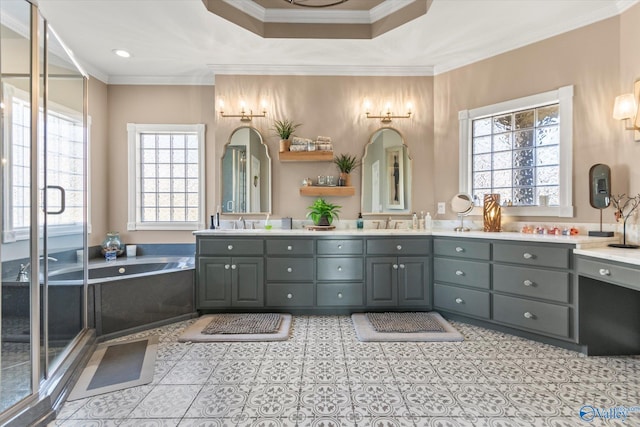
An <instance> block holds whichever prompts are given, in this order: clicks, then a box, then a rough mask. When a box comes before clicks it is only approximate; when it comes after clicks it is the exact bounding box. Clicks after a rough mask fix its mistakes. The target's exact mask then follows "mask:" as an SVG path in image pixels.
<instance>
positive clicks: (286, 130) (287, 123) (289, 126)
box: [273, 119, 300, 153]
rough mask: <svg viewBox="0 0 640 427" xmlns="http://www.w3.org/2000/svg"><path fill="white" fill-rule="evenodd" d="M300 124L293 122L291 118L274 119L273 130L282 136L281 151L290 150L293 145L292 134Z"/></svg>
mask: <svg viewBox="0 0 640 427" xmlns="http://www.w3.org/2000/svg"><path fill="white" fill-rule="evenodd" d="M298 126H300V123H293V122H292V121H291V120H288V119H282V120H274V121H273V130H274V131H275V132H276V135H278V136H279V137H280V152H281V153H282V152H283V151H289V146H290V145H291V140H290V138H291V135H293V132H295V130H296V129H297V128H298Z"/></svg>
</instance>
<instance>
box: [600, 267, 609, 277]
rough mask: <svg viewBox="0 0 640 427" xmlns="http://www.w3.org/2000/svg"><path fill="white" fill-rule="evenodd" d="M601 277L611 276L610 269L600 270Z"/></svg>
mask: <svg viewBox="0 0 640 427" xmlns="http://www.w3.org/2000/svg"><path fill="white" fill-rule="evenodd" d="M600 275H601V276H610V275H611V272H610V271H609V269H608V268H601V269H600Z"/></svg>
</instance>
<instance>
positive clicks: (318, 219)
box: [307, 198, 342, 226]
mask: <svg viewBox="0 0 640 427" xmlns="http://www.w3.org/2000/svg"><path fill="white" fill-rule="evenodd" d="M341 207H342V206H338V205H334V204H332V203H328V202H327V201H326V200H324V199H322V198H318V199H316V201H315V202H313V204H312V205H311V206H309V207H308V208H307V209H309V213H307V218H311V220H312V221H313V223H314V224H315V225H320V226H328V225H331V223H332V222H333V220H334V219H339V217H338V213H339V212H340V208H341Z"/></svg>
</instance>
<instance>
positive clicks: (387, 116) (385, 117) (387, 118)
mask: <svg viewBox="0 0 640 427" xmlns="http://www.w3.org/2000/svg"><path fill="white" fill-rule="evenodd" d="M364 108H365V110H366V112H367V119H380V121H381V122H382V123H390V122H391V119H408V118H410V117H411V113H412V111H411V110H412V108H413V105H412V104H411V103H410V102H408V103H407V113H406V114H405V115H403V116H399V115H394V114H393V113H392V112H391V104H390V103H389V102H387V104H386V105H385V107H384V108H385V110H386V112H385V113H382V112H381V113H380V115H378V116H374V115H372V114H371V103H370V102H369V101H365V102H364Z"/></svg>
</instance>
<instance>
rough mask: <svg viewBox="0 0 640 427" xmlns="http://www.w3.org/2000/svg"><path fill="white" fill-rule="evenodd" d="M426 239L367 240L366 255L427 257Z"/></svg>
mask: <svg viewBox="0 0 640 427" xmlns="http://www.w3.org/2000/svg"><path fill="white" fill-rule="evenodd" d="M429 252H430V251H429V240H427V239H401V238H390V239H369V240H367V255H428V254H429Z"/></svg>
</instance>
